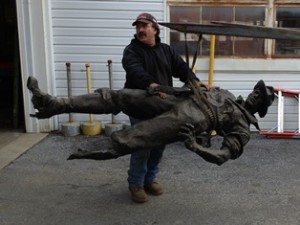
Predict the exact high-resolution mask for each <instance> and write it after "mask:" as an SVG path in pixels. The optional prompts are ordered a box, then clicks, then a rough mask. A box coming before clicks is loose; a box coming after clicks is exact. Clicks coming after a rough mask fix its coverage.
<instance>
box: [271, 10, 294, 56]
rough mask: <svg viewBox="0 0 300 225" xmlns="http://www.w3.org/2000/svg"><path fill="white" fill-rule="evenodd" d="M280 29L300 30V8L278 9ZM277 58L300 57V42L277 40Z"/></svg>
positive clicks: (277, 17)
mask: <svg viewBox="0 0 300 225" xmlns="http://www.w3.org/2000/svg"><path fill="white" fill-rule="evenodd" d="M276 20H277V24H278V27H285V28H294V29H299V28H300V8H292V7H279V8H277V15H276ZM275 56H300V41H288V40H276V41H275Z"/></svg>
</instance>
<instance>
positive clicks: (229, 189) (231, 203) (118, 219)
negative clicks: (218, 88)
mask: <svg viewBox="0 0 300 225" xmlns="http://www.w3.org/2000/svg"><path fill="white" fill-rule="evenodd" d="M107 142H108V139H107V138H106V137H104V136H100V137H99V138H97V139H96V138H86V137H83V136H78V137H62V136H60V135H57V134H50V135H48V136H47V137H46V138H44V139H43V140H42V141H40V142H39V143H38V144H36V145H34V146H33V147H31V148H30V149H29V150H28V151H27V152H26V153H25V154H23V155H22V156H21V157H19V158H18V159H16V160H15V161H13V163H11V164H9V165H8V166H6V167H5V168H4V169H2V170H0V224H1V225H56V224H57V225H102V224H103V225H121V224H125V225H127V224H128V225H131V224H133V225H150V224H157V225H158V224H161V225H169V224H170V225H179V224H185V225H189V224H190V225H195V224H201V225H300V214H299V212H300V174H299V171H300V163H299V159H300V148H299V139H298V140H296V139H266V138H265V137H263V136H259V135H253V137H252V139H251V141H250V142H249V143H248V145H247V146H246V148H245V152H244V154H243V155H242V156H241V157H240V158H239V159H237V160H234V161H229V162H227V163H226V164H224V165H222V166H215V165H212V164H209V163H207V162H205V161H204V160H202V159H201V158H200V157H199V156H197V155H195V154H193V153H192V152H189V151H188V150H186V149H185V148H184V147H183V145H182V144H181V143H175V144H172V145H169V146H168V147H167V149H166V151H165V155H164V158H163V161H162V165H161V172H160V174H159V181H160V182H161V183H162V184H163V185H164V187H165V193H164V194H163V195H162V196H151V197H150V201H149V202H147V203H145V204H136V203H133V202H132V201H131V200H130V198H129V193H128V189H127V181H126V178H127V169H128V164H129V156H125V157H122V158H119V159H115V160H108V161H93V160H72V161H67V160H66V158H67V157H68V156H69V155H70V154H71V153H72V152H73V151H74V150H75V149H76V148H78V147H79V146H80V145H85V144H86V143H92V144H98V145H99V146H100V148H105V146H106V145H107ZM220 142H221V139H219V138H216V139H215V140H214V145H219V144H220Z"/></svg>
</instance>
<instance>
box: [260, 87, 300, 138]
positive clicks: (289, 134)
mask: <svg viewBox="0 0 300 225" xmlns="http://www.w3.org/2000/svg"><path fill="white" fill-rule="evenodd" d="M275 93H276V96H277V97H278V116H277V127H275V128H273V129H271V130H270V131H261V132H260V134H263V135H266V136H267V137H268V138H300V133H299V132H300V131H299V129H300V101H299V98H300V92H298V91H289V90H284V89H275ZM284 97H292V98H296V99H297V100H298V129H297V130H296V131H294V132H293V131H285V130H284V128H283V125H284ZM276 129H277V131H275V130H276Z"/></svg>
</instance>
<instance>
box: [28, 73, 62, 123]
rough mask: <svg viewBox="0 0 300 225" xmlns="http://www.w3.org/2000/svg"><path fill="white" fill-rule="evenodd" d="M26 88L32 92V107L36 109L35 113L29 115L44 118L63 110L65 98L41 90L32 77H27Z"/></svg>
mask: <svg viewBox="0 0 300 225" xmlns="http://www.w3.org/2000/svg"><path fill="white" fill-rule="evenodd" d="M27 88H28V89H29V90H30V91H31V92H32V98H31V102H32V104H33V107H34V108H35V109H37V110H38V112H36V114H30V116H31V117H36V118H38V119H45V118H50V117H52V116H54V115H57V114H61V113H64V112H65V109H66V99H63V98H61V99H58V98H56V97H53V96H51V95H49V94H46V93H44V92H42V91H41V90H40V89H39V86H38V81H37V80H36V79H35V78H34V77H29V78H28V80H27Z"/></svg>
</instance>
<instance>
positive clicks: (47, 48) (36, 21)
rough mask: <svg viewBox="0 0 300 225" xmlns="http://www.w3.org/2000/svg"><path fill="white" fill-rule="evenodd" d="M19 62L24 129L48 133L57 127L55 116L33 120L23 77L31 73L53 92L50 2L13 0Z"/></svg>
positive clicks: (45, 89)
mask: <svg viewBox="0 0 300 225" xmlns="http://www.w3.org/2000/svg"><path fill="white" fill-rule="evenodd" d="M16 3H17V18H18V32H19V45H20V63H21V76H22V86H23V101H24V113H25V126H26V132H49V131H51V130H53V129H54V128H55V127H57V125H56V124H57V119H56V118H54V119H46V120H37V119H35V118H31V117H30V116H29V114H31V113H34V109H33V107H32V104H31V101H30V98H31V95H30V93H29V91H28V89H27V87H26V84H27V78H28V77H29V76H34V77H36V78H37V79H38V81H39V86H40V88H41V89H42V90H44V91H46V92H48V93H50V94H53V95H55V76H54V67H53V65H54V64H53V50H52V46H53V45H52V35H51V34H52V28H51V7H50V6H51V1H48V0H17V1H16Z"/></svg>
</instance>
